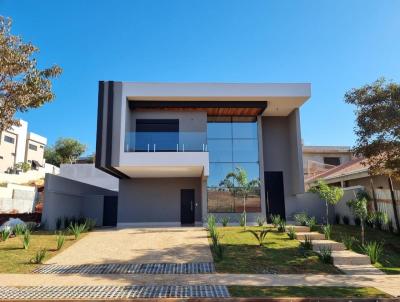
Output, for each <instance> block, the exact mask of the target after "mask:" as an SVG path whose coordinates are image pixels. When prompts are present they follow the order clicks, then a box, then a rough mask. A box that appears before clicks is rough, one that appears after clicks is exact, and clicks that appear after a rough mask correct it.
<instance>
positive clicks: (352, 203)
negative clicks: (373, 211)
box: [347, 191, 369, 245]
mask: <svg viewBox="0 0 400 302" xmlns="http://www.w3.org/2000/svg"><path fill="white" fill-rule="evenodd" d="M355 197H356V198H355V199H352V200H349V201H348V202H347V206H348V207H349V208H350V209H351V211H352V212H353V215H354V216H355V217H357V218H359V219H360V222H361V223H360V225H361V245H364V243H365V221H366V220H367V218H368V209H367V204H368V199H369V197H368V194H367V193H366V192H365V191H359V192H357V194H356V196H355Z"/></svg>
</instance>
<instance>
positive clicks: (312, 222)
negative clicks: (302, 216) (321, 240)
mask: <svg viewBox="0 0 400 302" xmlns="http://www.w3.org/2000/svg"><path fill="white" fill-rule="evenodd" d="M306 225H307V226H308V227H309V228H310V231H315V227H316V225H317V220H316V219H315V217H308V218H307V221H306Z"/></svg>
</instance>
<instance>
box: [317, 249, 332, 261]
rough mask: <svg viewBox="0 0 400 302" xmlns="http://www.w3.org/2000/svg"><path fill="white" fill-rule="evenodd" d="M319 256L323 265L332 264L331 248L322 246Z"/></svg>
mask: <svg viewBox="0 0 400 302" xmlns="http://www.w3.org/2000/svg"><path fill="white" fill-rule="evenodd" d="M318 256H319V259H321V261H322V262H323V263H332V248H331V247H329V246H321V247H320V248H319V253H318Z"/></svg>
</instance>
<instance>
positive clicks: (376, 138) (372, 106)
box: [345, 78, 400, 230]
mask: <svg viewBox="0 0 400 302" xmlns="http://www.w3.org/2000/svg"><path fill="white" fill-rule="evenodd" d="M345 102H346V103H348V104H352V105H355V106H356V111H355V113H356V116H357V117H356V128H355V133H356V135H357V143H356V146H355V148H354V152H355V154H357V155H359V156H362V157H365V158H366V160H365V164H367V165H368V166H369V171H370V173H371V175H387V176H388V184H389V189H390V193H391V197H392V206H393V212H394V217H395V221H396V226H397V229H398V230H400V222H399V217H398V214H397V205H396V200H395V195H394V192H393V179H397V180H400V85H399V84H397V83H394V82H390V81H386V80H385V79H384V78H381V79H379V80H377V81H375V82H373V83H372V84H367V85H365V86H363V87H361V88H358V89H352V90H350V91H348V92H347V93H346V94H345Z"/></svg>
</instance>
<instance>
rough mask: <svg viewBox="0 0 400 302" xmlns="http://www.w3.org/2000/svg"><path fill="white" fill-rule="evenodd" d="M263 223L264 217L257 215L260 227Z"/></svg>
mask: <svg viewBox="0 0 400 302" xmlns="http://www.w3.org/2000/svg"><path fill="white" fill-rule="evenodd" d="M264 223H265V218H263V217H261V216H257V224H258V226H259V227H262V226H263V225H264Z"/></svg>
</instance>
